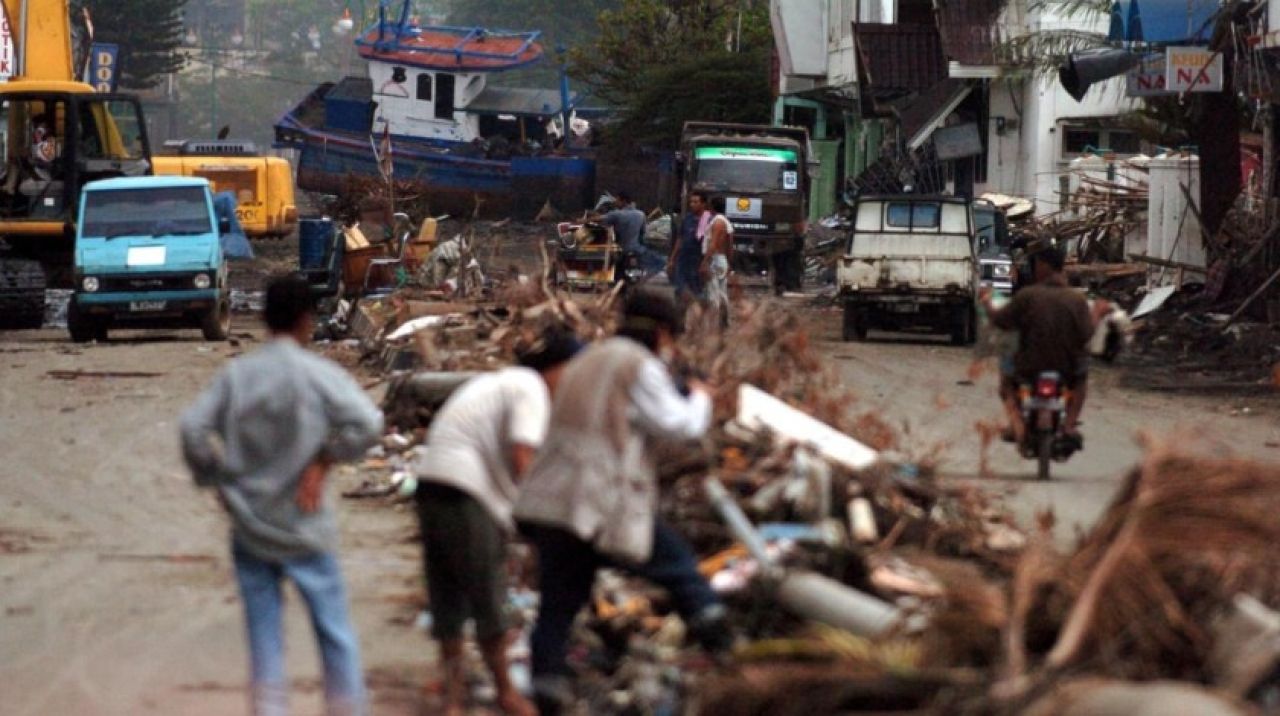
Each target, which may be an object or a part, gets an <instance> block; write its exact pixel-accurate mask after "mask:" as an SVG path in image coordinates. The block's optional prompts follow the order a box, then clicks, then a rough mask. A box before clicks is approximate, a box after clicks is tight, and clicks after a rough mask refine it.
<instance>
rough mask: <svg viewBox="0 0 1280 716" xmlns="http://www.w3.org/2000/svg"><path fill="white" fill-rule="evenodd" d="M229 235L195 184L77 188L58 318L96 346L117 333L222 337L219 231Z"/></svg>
mask: <svg viewBox="0 0 1280 716" xmlns="http://www.w3.org/2000/svg"><path fill="white" fill-rule="evenodd" d="M228 213H230V212H229V211H228ZM229 228H230V216H223V217H219V216H218V215H217V211H216V209H215V207H214V201H213V195H212V193H211V192H210V187H209V182H208V181H207V180H205V179H199V178H186V177H138V178H121V179H109V180H105V181H98V182H93V183H91V184H89V185H88V186H86V187H85V188H84V194H83V197H82V198H81V201H80V213H79V216H78V220H77V222H76V240H75V264H74V265H75V293H74V295H73V297H72V300H71V304H70V306H69V308H68V314H67V326H68V329H69V330H70V332H71V337H72V339H73V340H75V341H78V342H79V341H88V340H104V339H105V338H106V335H107V331H108V330H109V329H111V328H121V327H138V328H157V327H198V328H200V329H201V330H202V331H203V332H204V336H205V338H206V339H207V340H224V339H225V338H226V337H227V333H228V331H229V330H230V315H231V312H230V311H231V306H230V288H229V284H228V281H227V270H226V261H225V256H224V254H223V251H222V243H221V234H222V233H225V232H226V231H227V230H229Z"/></svg>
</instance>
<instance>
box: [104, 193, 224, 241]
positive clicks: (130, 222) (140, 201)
mask: <svg viewBox="0 0 1280 716" xmlns="http://www.w3.org/2000/svg"><path fill="white" fill-rule="evenodd" d="M212 231H213V224H212V222H211V221H210V219H209V203H208V199H206V193H205V190H204V188H202V187H198V186H184V187H166V188H150V189H119V190H115V191H91V192H88V194H87V195H86V197H85V205H84V226H83V227H82V229H81V235H83V236H93V237H99V236H105V237H107V238H113V237H116V236H181V235H189V234H208V233H212Z"/></svg>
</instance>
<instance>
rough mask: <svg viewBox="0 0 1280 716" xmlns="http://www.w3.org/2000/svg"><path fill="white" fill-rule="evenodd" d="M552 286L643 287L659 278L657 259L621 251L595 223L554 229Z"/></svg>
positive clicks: (660, 264)
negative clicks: (555, 244) (553, 281)
mask: <svg viewBox="0 0 1280 716" xmlns="http://www.w3.org/2000/svg"><path fill="white" fill-rule="evenodd" d="M556 236H557V246H556V283H557V284H559V285H562V286H566V287H568V288H570V289H574V290H580V291H598V290H608V289H609V288H611V287H612V286H613V285H614V284H615V283H618V282H623V283H629V284H636V283H643V282H647V281H650V280H653V279H654V278H656V277H658V276H662V275H664V274H663V269H664V264H663V262H662V261H661V257H659V259H658V260H656V261H655V260H654V258H653V256H654V255H653V254H652V253H651V254H649V255H644V254H637V253H632V252H629V251H624V250H623V249H622V247H621V246H620V245H619V244H618V241H617V239H616V238H615V237H614V235H613V229H610V228H609V227H607V226H604V225H602V224H598V223H595V222H582V223H578V222H567V221H566V222H561V223H559V224H557V225H556Z"/></svg>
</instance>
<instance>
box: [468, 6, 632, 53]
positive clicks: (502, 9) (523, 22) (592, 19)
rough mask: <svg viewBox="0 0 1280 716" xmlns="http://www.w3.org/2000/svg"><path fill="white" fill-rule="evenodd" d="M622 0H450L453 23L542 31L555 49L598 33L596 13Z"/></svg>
mask: <svg viewBox="0 0 1280 716" xmlns="http://www.w3.org/2000/svg"><path fill="white" fill-rule="evenodd" d="M619 4H620V2H619V0H450V1H449V2H448V3H447V4H446V6H445V7H446V8H447V10H448V15H449V24H451V25H478V26H480V27H487V28H491V29H496V30H517V31H529V30H539V31H541V32H542V38H543V43H544V46H545V47H546V48H547V50H551V51H554V50H555V48H556V46H557V45H564V46H566V47H569V46H572V45H575V44H577V43H579V42H582V41H584V40H586V39H589V38H590V37H591V36H592V35H594V34H595V32H596V16H597V15H598V14H599V13H600V12H601V11H603V10H611V9H614V8H616V7H618V5H619Z"/></svg>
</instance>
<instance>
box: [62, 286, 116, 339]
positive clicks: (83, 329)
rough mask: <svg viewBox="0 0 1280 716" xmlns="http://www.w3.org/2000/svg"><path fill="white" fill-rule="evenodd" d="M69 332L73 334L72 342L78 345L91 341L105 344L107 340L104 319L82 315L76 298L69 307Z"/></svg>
mask: <svg viewBox="0 0 1280 716" xmlns="http://www.w3.org/2000/svg"><path fill="white" fill-rule="evenodd" d="M67 332H68V333H70V334H71V340H73V341H75V342H76V343H88V342H89V341H98V342H99V343H105V342H106V340H107V324H106V323H104V322H103V321H102V319H96V318H90V317H89V316H84V315H81V313H80V310H79V309H78V308H76V299H75V298H74V297H72V299H71V302H70V303H69V304H68V305H67Z"/></svg>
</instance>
